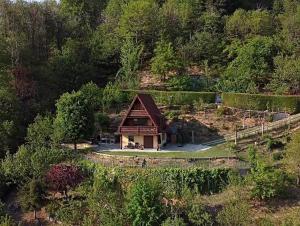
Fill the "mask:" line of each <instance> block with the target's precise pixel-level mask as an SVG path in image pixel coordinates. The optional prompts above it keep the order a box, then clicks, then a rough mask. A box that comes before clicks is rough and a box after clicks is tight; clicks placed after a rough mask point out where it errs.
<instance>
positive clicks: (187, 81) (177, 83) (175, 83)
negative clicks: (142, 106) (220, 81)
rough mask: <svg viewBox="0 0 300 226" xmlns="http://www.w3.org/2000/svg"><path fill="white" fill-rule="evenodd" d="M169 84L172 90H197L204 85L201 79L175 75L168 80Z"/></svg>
mask: <svg viewBox="0 0 300 226" xmlns="http://www.w3.org/2000/svg"><path fill="white" fill-rule="evenodd" d="M167 86H168V87H169V89H170V90H172V91H196V90H200V89H201V88H202V86H203V84H202V82H201V81H200V80H199V79H193V78H192V77H190V76H187V75H183V76H174V77H172V78H171V79H170V80H169V81H168V82H167Z"/></svg>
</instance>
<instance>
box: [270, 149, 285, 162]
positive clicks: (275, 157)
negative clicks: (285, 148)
mask: <svg viewBox="0 0 300 226" xmlns="http://www.w3.org/2000/svg"><path fill="white" fill-rule="evenodd" d="M283 156H284V154H283V152H280V151H278V152H274V153H273V155H272V158H273V160H274V161H279V160H281V159H283Z"/></svg>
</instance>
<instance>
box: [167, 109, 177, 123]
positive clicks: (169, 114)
mask: <svg viewBox="0 0 300 226" xmlns="http://www.w3.org/2000/svg"><path fill="white" fill-rule="evenodd" d="M179 114H180V113H179V111H167V112H165V113H164V115H165V117H166V119H168V120H171V121H172V120H175V119H178V116H179Z"/></svg>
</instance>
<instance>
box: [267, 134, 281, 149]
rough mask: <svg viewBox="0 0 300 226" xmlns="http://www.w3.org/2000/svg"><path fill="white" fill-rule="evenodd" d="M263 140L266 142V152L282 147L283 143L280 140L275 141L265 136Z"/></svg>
mask: <svg viewBox="0 0 300 226" xmlns="http://www.w3.org/2000/svg"><path fill="white" fill-rule="evenodd" d="M264 140H265V142H266V148H267V150H268V151H271V150H273V149H275V148H281V147H282V146H283V143H282V142H281V141H280V140H275V139H274V138H272V137H270V136H267V137H266V138H265V139H264Z"/></svg>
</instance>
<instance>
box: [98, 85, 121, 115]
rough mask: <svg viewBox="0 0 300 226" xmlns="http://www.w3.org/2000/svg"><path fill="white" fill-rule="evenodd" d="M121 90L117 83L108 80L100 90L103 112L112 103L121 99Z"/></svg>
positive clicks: (116, 102)
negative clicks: (101, 90)
mask: <svg viewBox="0 0 300 226" xmlns="http://www.w3.org/2000/svg"><path fill="white" fill-rule="evenodd" d="M121 97H122V94H121V90H120V88H119V86H118V84H114V83H112V82H109V83H108V84H107V85H106V86H105V88H104V90H103V92H102V113H105V112H107V111H108V110H109V108H110V107H111V106H112V105H113V104H118V103H119V102H120V101H121Z"/></svg>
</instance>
